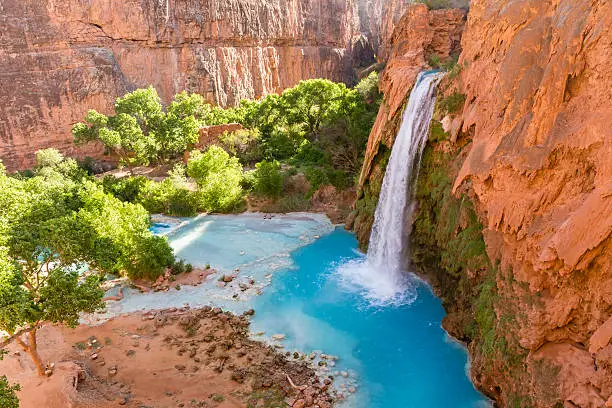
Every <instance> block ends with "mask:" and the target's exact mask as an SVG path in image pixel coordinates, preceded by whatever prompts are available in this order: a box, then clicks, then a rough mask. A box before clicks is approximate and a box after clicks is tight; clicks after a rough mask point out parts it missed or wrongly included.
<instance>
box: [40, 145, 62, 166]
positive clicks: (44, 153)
mask: <svg viewBox="0 0 612 408" xmlns="http://www.w3.org/2000/svg"><path fill="white" fill-rule="evenodd" d="M62 161H64V156H63V155H62V154H61V153H60V152H59V151H58V150H57V149H53V148H50V149H42V150H38V151H37V152H36V166H37V167H38V168H42V167H56V166H58V165H59V164H60V163H61V162H62Z"/></svg>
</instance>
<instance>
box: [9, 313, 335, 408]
mask: <svg viewBox="0 0 612 408" xmlns="http://www.w3.org/2000/svg"><path fill="white" fill-rule="evenodd" d="M248 324H249V323H248V319H247V318H246V317H245V316H234V315H232V314H230V313H223V312H222V311H221V310H220V309H217V308H215V309H211V308H210V307H205V308H202V309H193V310H189V309H168V310H163V311H157V312H150V311H149V312H144V313H135V314H129V315H124V316H120V317H116V318H114V319H112V320H110V321H108V322H106V323H104V324H102V325H100V326H96V327H89V326H85V325H81V326H79V327H77V328H76V329H68V328H64V327H59V326H53V325H45V326H44V327H43V328H42V329H41V330H40V332H39V333H40V334H39V342H40V343H39V349H40V353H41V356H42V358H43V360H44V361H47V362H50V363H54V373H53V375H52V376H50V377H49V378H40V377H38V376H37V375H36V372H35V369H34V366H33V364H32V363H31V361H30V360H29V358H28V357H27V355H25V353H19V352H18V349H17V348H16V347H15V346H11V348H10V349H9V351H10V354H9V355H7V356H6V358H5V360H4V361H3V362H2V363H1V364H0V374H6V375H7V376H8V378H9V381H10V382H17V383H19V384H21V392H19V398H20V400H21V407H22V408H56V407H75V408H78V407H88V408H89V407H93V408H103V407H104V408H106V407H117V406H120V405H121V406H127V407H135V408H136V407H138V408H143V407H156V408H157V407H160V408H161V407H260V406H262V407H263V406H266V407H268V406H270V407H272V406H281V405H277V404H281V403H282V402H283V401H284V402H286V403H288V404H289V406H301V407H303V406H313V405H314V404H317V405H318V406H319V407H321V408H324V407H331V399H330V398H329V397H328V395H327V393H326V390H327V385H325V384H321V383H319V380H318V379H316V377H315V375H314V372H313V370H312V369H310V368H309V367H308V366H307V365H306V363H304V361H302V360H301V359H300V358H297V359H294V358H293V356H288V357H286V356H285V355H283V354H281V352H280V351H276V350H275V349H273V348H271V347H270V346H267V345H264V344H262V343H259V342H256V341H252V340H250V339H248V337H247V332H248ZM290 360H291V361H290ZM288 377H289V378H290V379H291V381H292V382H293V384H291V382H290V380H289V379H288ZM326 382H328V381H327V380H326Z"/></svg>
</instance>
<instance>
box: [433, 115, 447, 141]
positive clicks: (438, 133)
mask: <svg viewBox="0 0 612 408" xmlns="http://www.w3.org/2000/svg"><path fill="white" fill-rule="evenodd" d="M447 138H448V135H447V134H446V132H445V131H444V128H443V127H442V123H440V122H439V121H437V120H435V119H434V120H432V121H431V128H430V130H429V141H430V142H432V143H437V142H441V141H443V140H446V139H447Z"/></svg>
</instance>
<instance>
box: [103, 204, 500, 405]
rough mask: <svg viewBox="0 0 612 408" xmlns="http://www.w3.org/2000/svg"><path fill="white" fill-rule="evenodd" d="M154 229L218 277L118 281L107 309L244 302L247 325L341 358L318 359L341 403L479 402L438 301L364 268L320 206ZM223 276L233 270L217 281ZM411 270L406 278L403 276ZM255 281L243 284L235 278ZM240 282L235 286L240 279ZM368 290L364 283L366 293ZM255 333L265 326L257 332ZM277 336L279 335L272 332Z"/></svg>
mask: <svg viewBox="0 0 612 408" xmlns="http://www.w3.org/2000/svg"><path fill="white" fill-rule="evenodd" d="M167 221H168V222H169V225H170V228H168V226H166V225H163V226H162V225H156V226H155V228H154V231H155V232H156V233H161V234H165V235H166V236H167V237H168V239H169V242H170V244H171V245H172V247H173V248H174V250H175V253H176V254H177V255H178V256H179V257H181V258H183V259H185V260H186V261H187V262H191V263H193V264H194V265H196V266H200V267H201V266H203V265H206V264H210V265H211V266H212V267H213V268H216V269H218V270H219V273H218V274H216V275H213V276H211V277H210V279H208V280H207V282H206V283H204V284H203V285H200V286H197V287H186V286H184V287H182V288H181V290H180V291H179V290H170V291H168V292H158V293H152V294H140V293H138V292H137V291H134V290H132V289H125V290H124V293H125V294H126V296H125V298H124V299H123V300H122V301H121V302H116V303H112V304H109V306H108V309H109V312H108V314H109V315H115V314H119V313H126V312H131V311H135V310H140V309H156V308H165V307H176V306H182V305H184V304H188V305H190V306H192V307H196V306H202V305H206V304H208V305H214V306H221V307H223V308H226V309H228V310H232V311H234V312H236V313H241V312H243V311H244V310H246V309H248V308H251V307H253V308H254V309H255V310H256V314H255V316H254V317H253V318H252V325H251V331H252V333H254V336H255V338H259V339H266V340H268V341H270V342H272V343H274V344H278V345H281V344H282V346H283V347H284V348H283V350H285V351H289V352H291V355H292V354H293V351H299V352H303V353H306V354H310V353H311V352H313V351H317V358H316V359H315V360H314V363H317V362H318V361H319V360H320V358H319V357H318V356H319V354H320V353H321V352H323V353H325V354H329V355H334V356H338V357H339V359H338V360H337V361H333V362H332V361H330V360H326V362H327V363H328V366H327V367H318V366H317V369H318V370H319V375H321V376H327V375H333V376H334V377H335V381H334V384H335V387H336V390H337V393H339V394H342V395H344V396H346V397H347V398H346V401H345V403H344V404H342V406H343V407H348V408H410V407H415V408H424V407H427V408H443V407H444V408H446V407H453V408H468V407H482V406H487V405H488V401H487V400H486V399H485V398H484V397H483V396H482V395H481V394H480V393H478V392H477V391H476V390H475V389H474V387H473V385H472V384H471V382H470V380H469V378H468V376H467V373H466V366H467V353H466V351H465V350H464V349H463V348H462V346H461V345H459V344H458V343H456V342H455V341H453V340H452V339H450V338H449V337H448V335H447V334H446V333H445V332H444V330H443V329H442V328H441V320H442V317H443V316H444V310H443V309H442V306H441V303H440V301H439V300H438V299H437V298H436V297H435V296H434V295H433V293H432V292H431V290H430V289H429V287H428V286H427V285H426V284H424V283H423V282H421V281H420V280H418V279H417V278H416V277H414V276H413V277H412V278H409V279H408V280H407V282H403V284H404V286H405V285H406V284H407V286H408V290H406V291H405V292H403V295H402V296H397V295H396V294H395V292H396V288H393V284H394V282H393V281H391V280H386V279H385V276H387V274H385V273H381V271H376V270H372V269H371V268H372V266H371V265H368V264H367V263H364V262H363V261H364V260H365V257H364V255H363V254H361V253H360V252H358V251H357V241H356V239H355V237H354V235H353V234H351V233H348V232H346V231H345V230H344V229H342V228H341V227H338V228H334V227H333V226H332V225H331V223H330V222H329V220H328V219H327V218H326V217H325V216H322V215H317V214H288V215H277V216H275V217H274V218H273V219H272V220H270V219H264V218H263V215H262V214H249V213H246V214H240V215H231V216H223V215H213V216H199V217H196V218H191V219H180V220H178V219H175V220H173V221H172V220H167ZM222 273H225V274H227V273H234V274H236V278H235V279H234V281H233V282H231V283H229V284H228V285H227V286H224V287H219V286H218V282H217V279H218V277H219V276H220V274H222ZM409 276H411V275H409ZM249 281H254V282H255V284H253V285H252V286H249V288H248V289H246V290H245V289H244V284H245V283H246V282H249ZM241 286H242V287H241ZM366 288H367V289H366ZM259 332H263V335H260V334H259ZM274 334H283V335H285V336H286V337H285V339H284V340H282V341H276V340H273V335H274Z"/></svg>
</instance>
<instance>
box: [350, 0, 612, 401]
mask: <svg viewBox="0 0 612 408" xmlns="http://www.w3.org/2000/svg"><path fill="white" fill-rule="evenodd" d="M415 13H416V12H415V11H413V10H412V9H411V11H409V14H408V15H410V14H415ZM611 27H612V4H611V3H610V2H608V1H605V0H547V1H542V0H517V1H513V2H499V1H495V0H473V1H472V3H471V7H470V11H469V16H468V23H467V25H466V28H465V31H464V34H463V38H462V43H461V44H462V48H463V51H462V54H461V57H460V60H459V64H458V67H456V68H455V69H453V71H452V75H450V76H449V77H448V78H446V79H445V80H444V81H443V83H442V84H441V86H440V95H439V101H438V106H437V107H436V114H435V119H434V121H433V122H432V129H431V135H430V143H429V146H428V148H427V151H426V154H425V157H424V159H423V166H422V168H421V173H420V179H419V187H418V188H419V194H418V197H419V202H418V204H419V206H420V208H418V210H417V213H416V214H415V217H414V218H413V219H411V220H410V222H412V221H413V220H415V224H414V228H415V231H414V233H413V248H411V250H412V256H413V261H414V262H415V264H416V266H417V268H418V269H419V270H420V271H421V272H423V273H424V274H426V275H427V276H428V277H429V278H430V280H431V281H432V283H433V284H434V286H435V287H436V289H437V291H438V292H439V293H440V294H441V295H442V298H443V301H444V304H445V307H446V309H447V311H448V313H449V315H448V316H447V318H445V321H444V325H445V327H446V328H447V329H448V330H449V331H450V332H451V333H452V334H453V335H455V336H456V337H459V338H461V339H463V340H465V341H466V342H467V343H468V347H469V350H470V354H471V356H472V358H473V361H472V377H473V379H474V381H475V383H476V384H477V386H478V387H479V388H480V389H482V390H483V391H484V392H485V393H487V394H488V395H490V396H491V397H494V398H495V399H496V400H497V401H498V403H499V404H500V405H501V406H512V407H602V406H612V344H611V340H612V269H611V267H612V252H611V249H612V161H611V160H610V157H611V153H612V131H611V130H610V128H609V122H610V121H612V106H611V105H610V101H611V100H612V71H611V70H610V63H611V62H612V48H611V47H610V44H612V29H611ZM401 30H402V27H401V24H400V25H398V26H397V27H396V28H395V30H394V35H393V36H392V40H391V42H390V47H391V48H394V47H396V44H397V43H398V39H397V38H396V34H398V35H399V33H400V31H401ZM401 37H402V38H403V41H405V42H406V43H408V44H412V43H415V42H416V43H419V42H420V39H421V38H422V37H421V36H420V35H419V34H418V33H417V32H414V31H410V30H405V32H404V34H402V35H401ZM425 47H426V45H425ZM415 53H416V54H419V53H422V50H420V49H416V50H414V51H413V52H412V53H411V54H407V53H406V54H405V55H406V57H405V60H404V61H405V63H406V66H405V67H404V68H403V71H399V72H403V74H402V75H400V76H399V77H398V79H395V80H394V79H393V76H392V75H391V74H392V72H393V71H392V67H393V65H398V64H394V56H393V55H392V56H391V57H390V60H389V61H390V62H389V63H388V66H387V71H386V73H385V74H383V77H382V80H381V88H382V89H383V90H385V96H386V101H385V104H384V108H383V109H381V112H380V116H379V118H378V121H377V123H376V124H375V127H374V130H373V132H372V134H371V137H370V141H369V143H368V150H367V153H366V161H365V163H364V168H363V171H362V174H361V180H360V193H359V194H360V199H359V201H358V202H357V204H356V214H355V219H356V223H355V230H356V231H357V234H358V237H359V238H360V241H361V242H362V244H365V243H366V242H367V238H368V235H369V229H370V225H369V223H368V222H369V221H370V215H369V214H368V212H369V211H371V209H373V208H375V205H376V200H377V188H376V187H377V185H378V184H379V183H380V181H381V180H382V175H383V174H384V165H385V163H386V161H385V160H386V157H388V152H387V149H388V148H389V147H390V146H391V143H392V141H393V137H394V134H395V131H396V129H397V125H398V122H399V118H398V115H397V113H394V111H393V109H394V108H393V107H394V106H395V107H397V108H396V109H398V110H399V108H401V106H402V103H403V101H404V100H405V97H406V96H407V95H408V93H409V91H410V88H411V86H412V82H413V80H411V79H410V78H413V77H414V75H416V72H417V71H418V70H419V69H421V68H422V67H423V66H424V65H423V62H422V61H421V60H420V59H419V58H416V59H415V60H414V61H412V62H410V61H409V60H408V56H409V55H410V56H411V55H412V54H415ZM399 61H402V60H399ZM400 66H401V64H400ZM394 101H395V102H394ZM421 178H422V180H421Z"/></svg>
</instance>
